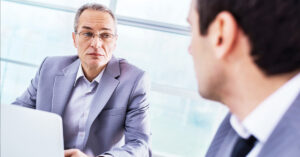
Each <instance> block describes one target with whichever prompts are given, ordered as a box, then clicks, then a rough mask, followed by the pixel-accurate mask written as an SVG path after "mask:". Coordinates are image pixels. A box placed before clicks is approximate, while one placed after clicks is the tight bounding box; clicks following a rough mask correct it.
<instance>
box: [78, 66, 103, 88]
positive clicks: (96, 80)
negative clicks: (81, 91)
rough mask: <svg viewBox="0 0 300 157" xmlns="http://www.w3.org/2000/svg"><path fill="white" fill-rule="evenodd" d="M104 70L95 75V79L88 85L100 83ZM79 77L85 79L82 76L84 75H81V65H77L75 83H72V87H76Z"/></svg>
mask: <svg viewBox="0 0 300 157" xmlns="http://www.w3.org/2000/svg"><path fill="white" fill-rule="evenodd" d="M105 69H106V68H104V69H103V70H102V71H101V72H100V73H99V74H98V75H97V77H96V78H95V79H94V80H93V81H92V82H90V83H91V84H92V83H94V82H97V83H100V80H101V78H102V76H103V73H104V71H105ZM81 77H82V78H84V79H86V77H85V75H84V73H83V70H82V65H81V63H80V65H79V67H78V71H77V76H76V79H75V82H74V86H75V85H76V83H77V82H78V80H79V79H80V78H81ZM86 80H87V79H86ZM88 82H89V81H88Z"/></svg>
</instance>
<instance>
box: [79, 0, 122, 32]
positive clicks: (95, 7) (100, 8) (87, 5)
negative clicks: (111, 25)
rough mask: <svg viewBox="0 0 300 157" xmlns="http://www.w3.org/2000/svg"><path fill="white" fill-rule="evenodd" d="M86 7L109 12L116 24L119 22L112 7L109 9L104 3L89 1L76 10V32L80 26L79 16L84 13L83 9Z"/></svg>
mask: <svg viewBox="0 0 300 157" xmlns="http://www.w3.org/2000/svg"><path fill="white" fill-rule="evenodd" d="M86 9H91V10H97V11H101V12H105V13H108V14H110V16H111V17H112V18H113V20H114V21H115V24H116V23H117V20H116V18H115V15H114V14H113V12H112V11H111V10H110V9H108V8H107V7H105V6H104V5H101V4H97V3H87V4H84V5H83V6H81V7H80V8H79V9H78V10H77V12H76V15H75V20H74V32H75V33H76V32H77V28H78V21H79V17H80V15H81V14H82V13H83V11H85V10H86Z"/></svg>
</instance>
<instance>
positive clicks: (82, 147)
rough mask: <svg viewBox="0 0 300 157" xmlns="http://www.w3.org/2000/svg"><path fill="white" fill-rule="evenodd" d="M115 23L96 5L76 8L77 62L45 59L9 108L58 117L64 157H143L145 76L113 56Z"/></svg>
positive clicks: (74, 59) (146, 136) (146, 149)
mask: <svg viewBox="0 0 300 157" xmlns="http://www.w3.org/2000/svg"><path fill="white" fill-rule="evenodd" d="M116 32H117V30H116V19H115V16H114V15H113V13H112V12H111V11H110V10H109V9H107V8H106V7H104V6H102V5H99V4H86V5H84V6H82V7H81V8H79V10H78V11H77V13H76V17H75V22H74V33H73V40H74V46H75V47H76V48H77V51H78V56H77V55H76V56H64V57H48V58H46V59H45V60H44V61H43V63H42V65H41V66H40V68H39V70H38V72H37V74H36V76H35V78H34V79H33V80H32V81H31V84H30V86H29V87H28V89H27V90H26V91H25V93H24V94H23V95H22V96H21V97H19V98H17V100H16V101H15V102H14V104H17V105H22V106H25V107H30V108H35V109H38V110H44V111H49V112H53V113H57V114H59V115H61V116H62V119H63V127H64V146H65V149H67V150H65V157H87V156H91V157H94V156H105V157H106V156H109V157H111V156H113V157H127V156H128V157H129V156H130V157H148V156H151V153H150V149H149V138H150V131H149V121H148V108H149V103H148V100H147V90H148V87H147V81H146V78H145V73H144V71H142V70H140V69H138V68H137V67H135V66H133V65H131V64H129V63H127V62H126V61H125V60H123V59H117V58H115V57H114V56H113V55H112V52H113V51H114V49H115V47H116V40H117V34H116Z"/></svg>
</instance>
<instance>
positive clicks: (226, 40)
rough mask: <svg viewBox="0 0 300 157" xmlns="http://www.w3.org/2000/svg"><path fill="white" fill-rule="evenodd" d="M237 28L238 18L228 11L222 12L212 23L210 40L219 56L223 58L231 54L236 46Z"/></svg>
mask: <svg viewBox="0 0 300 157" xmlns="http://www.w3.org/2000/svg"><path fill="white" fill-rule="evenodd" d="M237 29H238V25H237V23H236V20H235V18H234V17H233V15H232V14H231V13H229V12H228V11H222V12H220V13H219V14H218V15H217V16H216V18H215V20H214V21H213V22H212V23H211V25H210V27H209V30H208V34H209V36H210V39H209V40H210V42H211V44H212V46H213V48H214V52H215V56H216V57H217V58H219V59H221V58H224V57H226V56H228V55H229V54H230V52H231V50H232V49H233V48H234V46H235V41H236V38H237V33H238V30H237Z"/></svg>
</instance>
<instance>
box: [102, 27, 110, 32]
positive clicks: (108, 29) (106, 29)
mask: <svg viewBox="0 0 300 157" xmlns="http://www.w3.org/2000/svg"><path fill="white" fill-rule="evenodd" d="M101 30H105V31H111V29H110V28H105V27H104V28H101Z"/></svg>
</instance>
